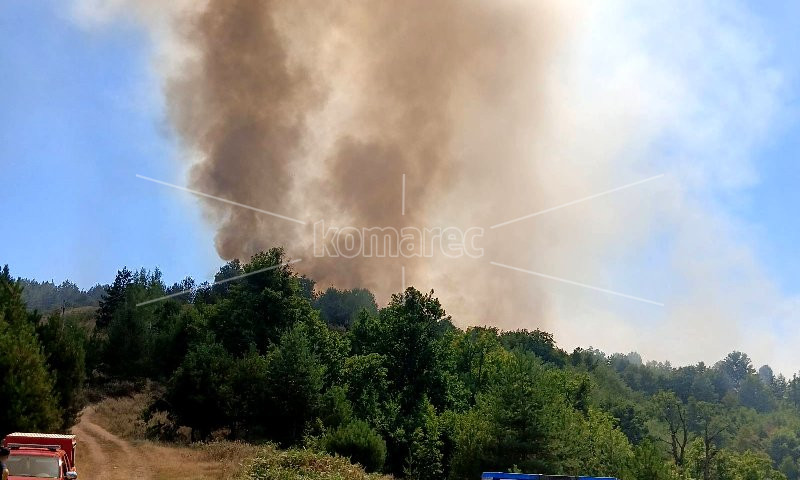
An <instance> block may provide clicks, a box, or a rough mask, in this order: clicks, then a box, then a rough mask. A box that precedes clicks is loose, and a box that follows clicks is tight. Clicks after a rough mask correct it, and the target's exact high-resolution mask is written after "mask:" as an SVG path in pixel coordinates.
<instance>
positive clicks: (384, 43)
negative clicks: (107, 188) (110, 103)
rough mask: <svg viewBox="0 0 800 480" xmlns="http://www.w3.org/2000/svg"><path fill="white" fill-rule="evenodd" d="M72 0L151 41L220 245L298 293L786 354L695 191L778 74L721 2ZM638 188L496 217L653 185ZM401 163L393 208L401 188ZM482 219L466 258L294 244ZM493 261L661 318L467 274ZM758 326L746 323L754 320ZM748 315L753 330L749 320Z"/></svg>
mask: <svg viewBox="0 0 800 480" xmlns="http://www.w3.org/2000/svg"><path fill="white" fill-rule="evenodd" d="M646 7H647V8H643V5H642V4H639V3H637V2H619V3H618V2H609V3H604V5H603V7H602V9H601V8H600V7H596V6H591V5H588V4H586V3H585V2H545V1H499V2H498V1H485V2H484V1H475V2H457V1H449V0H441V1H437V2H423V1H416V0H414V1H404V2H343V3H336V4H332V3H331V2H321V1H313V0H301V1H298V2H278V1H260V2H254V1H222V0H212V1H208V2H185V3H183V2H177V3H171V4H170V6H169V7H167V8H165V7H163V6H161V7H159V6H157V5H156V4H155V2H153V3H150V2H135V3H130V4H129V3H127V2H124V1H110V2H109V1H105V2H103V1H88V0H87V1H82V2H78V3H77V7H76V12H77V16H78V18H79V19H80V20H81V21H82V22H84V23H90V24H92V23H102V22H107V21H109V19H111V18H118V17H120V16H124V15H128V14H133V15H134V16H135V18H137V19H138V21H140V22H141V23H142V24H143V25H145V26H146V27H147V28H148V30H149V31H150V33H151V34H152V38H153V40H154V58H155V62H154V65H155V66H156V71H157V72H158V74H159V75H160V77H161V79H162V85H163V91H164V94H165V101H166V105H167V109H168V115H169V118H170V120H171V123H172V125H174V128H175V131H176V132H177V134H178V136H179V137H180V139H181V142H182V144H183V146H184V151H185V158H184V161H185V162H186V164H187V165H189V170H188V175H187V183H188V185H189V186H190V187H191V188H194V189H197V190H199V191H202V192H205V193H208V194H211V195H215V196H219V197H223V198H227V199H230V200H234V201H236V202H240V203H244V204H248V205H252V206H254V207H257V208H260V209H265V210H269V211H272V212H276V213H279V214H281V215H287V216H291V217H295V218H299V219H302V220H304V221H306V222H308V224H307V225H305V226H301V225H298V224H296V223H293V222H289V221H286V220H283V219H279V218H275V217H271V216H268V215H263V214H259V213H256V212H252V211H249V210H245V209H241V208H238V207H235V206H230V205H226V204H223V203H219V202H214V201H213V200H201V201H200V202H201V204H202V208H203V209H204V211H205V212H206V213H207V215H208V219H209V222H211V223H212V224H213V225H215V227H216V229H217V233H216V248H217V251H218V252H219V255H220V257H222V258H224V259H232V258H242V259H246V258H248V257H249V256H250V255H251V254H252V253H254V252H256V251H258V250H262V249H266V248H269V247H271V246H274V245H284V246H286V248H287V250H288V252H289V254H290V256H291V257H293V258H302V259H303V262H302V263H301V264H298V270H300V271H301V272H303V273H307V274H309V275H310V276H311V277H313V278H314V279H316V280H317V281H318V282H319V284H320V286H322V287H325V286H327V285H331V284H334V285H336V286H337V287H340V288H351V287H367V288H370V289H372V290H374V291H375V292H376V294H377V295H378V297H379V299H380V300H382V301H385V300H386V299H387V298H388V295H389V294H391V293H393V292H397V291H399V290H400V289H401V287H402V284H401V268H405V272H406V274H405V280H406V283H407V284H411V285H414V286H416V287H418V288H420V289H422V290H427V289H430V288H433V289H435V290H436V293H437V295H438V296H439V297H440V298H441V299H442V301H443V304H444V306H445V308H447V309H448V311H449V312H450V313H451V314H453V315H454V319H455V320H456V322H457V323H459V324H461V325H466V324H494V325H498V326H500V327H503V328H518V327H520V328H522V327H524V328H537V327H538V328H544V329H547V330H550V331H553V332H554V333H555V334H556V338H557V339H558V340H559V341H560V342H561V344H562V345H564V346H565V347H567V348H571V347H573V346H576V345H582V346H587V345H594V346H597V347H599V348H602V349H604V350H607V351H614V350H621V351H628V350H634V349H635V350H638V351H639V352H641V353H643V354H644V355H645V356H647V357H649V358H656V359H670V360H673V361H676V362H679V363H681V362H696V361H698V360H705V361H714V360H717V359H719V358H721V357H722V356H724V354H725V353H727V352H729V351H731V350H733V349H741V350H744V351H747V352H749V353H751V355H752V356H753V357H754V359H755V361H756V362H762V363H763V362H767V361H769V362H770V363H771V364H772V365H773V366H774V367H777V368H778V369H787V368H789V365H791V364H792V362H797V361H798V360H800V358H797V356H796V354H793V353H791V351H792V349H790V348H782V349H781V351H783V352H787V353H784V354H783V355H786V356H784V357H780V358H779V357H777V356H776V355H777V353H775V352H776V350H777V349H778V348H777V347H778V346H781V345H784V346H785V345H789V344H790V342H792V341H794V340H795V339H794V338H793V337H792V335H781V334H776V333H774V332H775V331H780V330H781V329H777V330H775V329H772V326H775V325H783V324H784V323H786V322H787V321H788V318H789V316H790V315H791V313H792V312H794V311H795V308H794V305H795V303H796V301H795V300H794V299H792V298H789V297H787V296H785V295H783V294H782V293H781V292H780V291H779V289H778V288H777V286H776V285H774V282H772V281H771V280H770V278H769V276H768V275H767V274H766V273H765V272H764V271H763V269H762V268H761V267H760V265H759V262H758V260H757V259H756V258H755V255H754V253H753V249H752V240H753V239H752V238H751V237H750V236H749V235H748V232H747V228H746V226H744V225H742V224H741V222H739V221H738V220H737V219H736V218H733V217H731V216H729V215H727V214H726V213H725V211H726V210H725V209H724V208H723V205H722V202H721V200H720V199H721V198H724V197H725V196H726V195H728V194H730V193H731V192H744V191H746V190H745V189H746V188H748V187H749V186H751V185H753V184H754V183H755V182H757V175H756V173H755V172H756V168H755V167H754V166H753V165H752V164H751V162H750V160H749V152H751V151H752V150H753V149H754V148H755V147H756V146H757V145H758V143H759V142H760V141H761V139H762V137H763V134H764V132H765V131H766V130H767V129H768V128H769V126H770V124H771V122H772V121H773V120H774V118H775V117H776V109H777V106H776V103H777V101H776V99H777V97H778V95H779V93H780V88H781V75H780V72H778V71H776V70H775V69H774V68H773V67H772V66H771V65H770V64H769V63H768V61H767V60H768V54H767V52H768V50H769V44H768V42H767V41H766V40H764V38H762V36H760V35H759V33H758V28H757V25H753V24H752V23H751V21H750V20H748V18H749V17H748V15H746V12H745V11H744V10H743V8H742V7H739V6H737V5H735V4H731V5H727V6H720V5H715V6H713V7H712V6H709V5H706V4H699V3H696V2H677V3H670V4H669V5H654V4H652V3H648V4H647V5H646ZM660 173H664V174H666V175H665V176H664V177H663V178H661V179H658V180H654V181H652V182H649V183H646V184H642V185H640V186H637V187H633V188H630V189H626V190H624V191H619V192H616V193H614V194H610V195H608V196H603V197H600V198H597V199H594V200H592V201H587V202H584V203H580V204H576V205H573V206H570V207H567V208H564V209H561V210H558V211H554V212H551V213H549V214H546V215H541V216H537V217H535V218H530V219H527V220H523V221H520V222H517V223H514V224H510V225H506V226H503V227H498V228H489V227H491V226H493V225H497V224H499V223H501V222H504V221H507V220H510V219H513V218H517V217H520V216H523V215H527V214H530V213H534V212H537V211H540V210H543V209H547V208H551V207H554V206H558V205H561V204H564V203H567V202H571V201H574V200H576V199H580V198H583V197H587V196H590V195H594V194H597V193H599V192H603V191H607V190H610V189H613V188H616V187H619V186H622V185H626V184H629V183H632V182H636V181H638V180H642V179H644V178H648V177H651V176H653V175H656V174H660ZM404 174H405V175H406V190H405V195H406V201H405V207H406V208H405V214H403V212H402V209H401V180H402V176H403V175H404ZM318 220H324V221H325V222H326V224H328V225H335V226H345V225H352V226H356V227H362V226H363V227H384V226H392V227H396V228H402V227H404V226H415V227H419V228H424V227H433V226H443V227H444V226H456V227H460V228H468V227H472V226H479V227H483V228H485V229H486V230H485V231H486V234H485V236H484V238H483V239H482V240H481V245H480V246H481V247H482V248H484V250H485V255H484V258H481V259H469V258H462V259H450V258H445V257H443V256H436V257H434V258H432V259H427V258H422V259H420V258H416V259H404V258H384V259H376V258H363V257H357V258H353V259H341V258H339V259H336V258H314V257H313V255H312V254H311V248H312V245H311V242H312V240H313V238H312V226H311V225H312V224H313V223H314V222H315V221H318ZM490 261H495V262H499V263H503V264H507V265H512V266H515V267H518V268H522V269H527V270H532V271H536V272H542V273H545V274H549V275H552V276H556V277H560V278H564V279H568V280H571V281H575V282H580V283H584V284H590V285H596V286H598V287H601V288H606V289H611V290H615V291H619V292H622V293H625V294H630V295H634V296H639V297H643V298H648V299H653V300H655V301H658V302H663V303H664V304H665V307H664V308H660V307H656V306H653V305H650V304H642V303H638V302H635V301H632V300H627V299H623V298H620V297H615V296H613V295H607V294H603V293H599V292H595V291H590V290H587V289H581V288H580V287H576V286H574V285H569V284H564V283H560V282H557V281H552V280H546V279H542V278H536V277H533V276H529V275H526V274H524V273H520V272H514V271H510V270H506V269H501V268H499V267H496V266H493V265H491V264H490V263H489V262H490ZM759 322H761V323H759ZM762 327H763V328H762Z"/></svg>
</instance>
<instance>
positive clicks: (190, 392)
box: [165, 343, 235, 439]
mask: <svg viewBox="0 0 800 480" xmlns="http://www.w3.org/2000/svg"><path fill="white" fill-rule="evenodd" d="M234 365H235V363H234V360H233V359H232V358H231V357H230V355H229V354H228V352H227V351H225V349H224V348H223V347H222V345H219V344H216V343H214V344H202V343H201V344H196V345H193V346H192V348H191V349H190V350H189V352H188V353H187V354H186V358H184V359H183V362H181V365H180V366H179V367H178V369H177V370H176V371H175V374H174V375H173V376H172V378H171V379H170V381H169V383H168V386H167V391H166V393H165V400H166V404H167V405H168V407H169V409H170V411H171V412H172V414H173V415H174V416H175V417H176V419H177V422H178V424H179V425H186V426H189V427H192V428H193V429H195V430H196V432H197V434H196V435H195V437H197V438H199V439H205V438H206V437H208V435H209V434H211V432H212V431H214V430H216V429H219V428H222V427H225V426H228V425H230V417H229V412H231V400H232V399H233V392H232V389H231V372H232V371H233V368H234Z"/></svg>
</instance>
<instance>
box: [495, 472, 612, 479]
mask: <svg viewBox="0 0 800 480" xmlns="http://www.w3.org/2000/svg"><path fill="white" fill-rule="evenodd" d="M481 480H617V479H616V478H614V477H585V476H579V477H573V476H570V475H541V474H538V473H535V474H534V473H504V472H483V474H482V475H481Z"/></svg>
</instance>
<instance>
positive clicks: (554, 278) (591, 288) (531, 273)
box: [489, 262, 664, 307]
mask: <svg viewBox="0 0 800 480" xmlns="http://www.w3.org/2000/svg"><path fill="white" fill-rule="evenodd" d="M489 263H491V264H492V265H495V266H498V267H503V268H507V269H509V270H515V271H517V272H522V273H527V274H528V275H534V276H536V277H542V278H547V279H549V280H555V281H557V282H563V283H568V284H570V285H576V286H578V287H583V288H588V289H590V290H596V291H598V292H603V293H610V294H611V295H616V296H618V297H624V298H629V299H631V300H636V301H639V302H644V303H650V304H652V305H658V306H659V307H663V306H664V304H663V303H659V302H655V301H653V300H648V299H646V298H641V297H634V296H633V295H627V294H625V293H620V292H615V291H614V290H608V289H605V288H600V287H595V286H594V285H587V284H585V283H580V282H575V281H572V280H567V279H566V278H561V277H554V276H552V275H546V274H544V273H539V272H534V271H531V270H525V269H524V268H518V267H512V266H510V265H503V264H502V263H497V262H489Z"/></svg>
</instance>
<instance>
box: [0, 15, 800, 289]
mask: <svg viewBox="0 0 800 480" xmlns="http://www.w3.org/2000/svg"><path fill="white" fill-rule="evenodd" d="M751 6H752V8H753V10H754V11H755V12H756V13H757V14H758V15H759V16H760V17H761V19H760V21H761V23H762V24H763V25H764V26H765V30H766V31H767V32H768V34H769V35H770V36H771V40H772V41H773V45H774V46H775V48H776V51H775V52H774V57H775V59H776V62H777V63H778V64H779V65H780V67H781V68H782V70H783V73H784V75H785V76H786V78H787V80H788V82H789V83H790V86H789V88H788V89H787V93H788V97H786V98H784V99H782V101H784V103H785V104H784V105H782V106H781V107H782V111H783V112H782V120H781V122H782V124H783V128H782V129H780V130H776V131H774V132H772V133H771V134H770V136H769V139H768V142H767V143H766V144H765V145H764V146H763V147H762V148H761V149H760V150H759V151H758V152H757V155H758V156H759V158H757V159H756V161H755V162H754V163H755V164H756V165H757V169H758V172H757V173H758V174H759V177H760V180H759V182H758V183H757V184H756V185H754V186H753V187H752V188H750V189H749V190H746V191H743V192H742V197H741V198H736V199H732V200H730V201H728V202H725V204H726V205H727V206H728V207H727V208H728V209H729V210H730V213H731V214H732V215H735V216H737V217H739V218H740V219H742V220H743V221H745V222H746V223H747V224H748V225H750V226H751V227H752V229H753V232H754V234H755V235H756V238H758V242H757V245H756V250H757V254H758V256H759V259H760V260H761V262H762V263H763V264H764V265H765V267H766V269H767V270H768V271H769V273H770V274H771V275H772V276H773V277H774V278H775V279H776V280H777V281H778V284H779V285H780V286H781V288H782V289H783V290H784V291H785V292H786V293H787V294H797V293H800V282H799V281H798V276H797V273H796V272H798V271H800V255H798V254H797V252H798V248H797V247H798V245H800V227H798V225H800V223H799V222H797V221H796V220H795V219H796V216H797V207H798V205H799V204H800V188H798V179H800V162H798V151H800V115H798V113H797V112H798V108H797V107H798V104H797V92H798V89H797V88H796V84H797V83H798V81H797V78H798V68H797V67H798V65H800V58H798V57H797V55H796V54H795V53H794V51H793V50H794V48H795V46H796V45H797V44H798V42H799V41H800V38H798V37H799V36H800V35H798V33H797V32H798V31H800V25H798V22H799V21H798V18H800V15H799V14H800V11H799V10H800V8H798V7H797V6H792V5H790V4H789V2H787V3H786V5H781V4H778V3H774V4H771V5H770V6H768V7H763V6H762V5H761V4H760V3H752V4H751ZM68 10H69V9H68V8H66V7H65V4H64V2H60V1H47V0H41V1H29V0H7V1H6V2H4V3H3V7H2V8H1V9H0V31H2V32H3V39H4V41H3V42H2V44H0V72H1V73H0V105H2V109H0V181H1V182H2V188H0V203H1V204H2V205H3V211H2V216H1V217H0V221H1V223H0V224H1V225H2V227H3V228H2V231H3V235H2V237H3V238H2V242H0V263H8V264H9V265H10V266H11V268H12V272H13V273H14V274H15V275H20V276H25V277H32V278H36V279H42V280H49V279H54V280H55V281H56V282H60V281H61V280H63V279H66V278H69V279H72V280H73V281H75V282H76V283H78V284H79V285H80V286H82V287H88V286H90V285H92V284H94V283H97V282H108V281H110V280H111V279H112V278H113V275H114V273H115V271H116V270H117V269H118V268H120V267H122V266H123V265H125V266H128V267H132V268H139V267H142V266H145V267H148V268H152V267H154V266H158V267H160V268H161V269H162V271H163V272H164V274H165V277H166V279H167V280H168V281H173V280H178V279H179V278H181V277H183V276H184V275H192V276H193V277H195V278H197V279H205V278H209V277H210V276H211V275H212V274H213V272H214V271H215V270H216V268H217V267H218V266H219V265H220V263H221V261H220V260H219V258H218V257H217V255H216V253H215V251H214V248H213V232H212V230H211V229H210V228H209V227H208V226H207V225H205V224H204V222H203V221H202V218H201V215H200V212H199V210H198V209H197V208H196V204H195V203H194V201H193V200H192V199H191V198H187V196H186V194H183V193H180V192H175V191H172V190H170V189H165V188H161V187H157V186H154V185H153V184H151V183H148V182H143V181H141V180H138V179H137V178H135V176H134V175H135V174H137V173H141V174H144V175H148V176H152V177H155V178H163V179H168V180H169V179H172V180H175V179H179V178H181V171H180V168H181V165H180V162H179V161H178V160H176V157H177V154H178V153H177V152H178V149H177V146H176V145H175V141H174V139H173V138H172V137H171V135H170V134H169V130H168V127H167V126H166V124H165V120H164V114H163V110H162V105H161V100H160V94H159V92H158V79H157V78H156V77H155V75H154V74H153V73H152V71H151V69H150V63H149V62H150V57H149V54H150V52H149V45H148V40H147V37H146V36H145V34H144V33H143V32H142V31H140V30H138V29H137V28H135V27H134V26H132V25H131V26H129V27H127V28H126V27H125V24H124V23H119V22H118V23H115V24H114V28H106V29H100V30H96V31H93V30H91V29H83V28H81V27H79V26H78V25H76V23H75V22H74V21H73V20H72V19H71V17H70V14H69V11H68Z"/></svg>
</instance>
